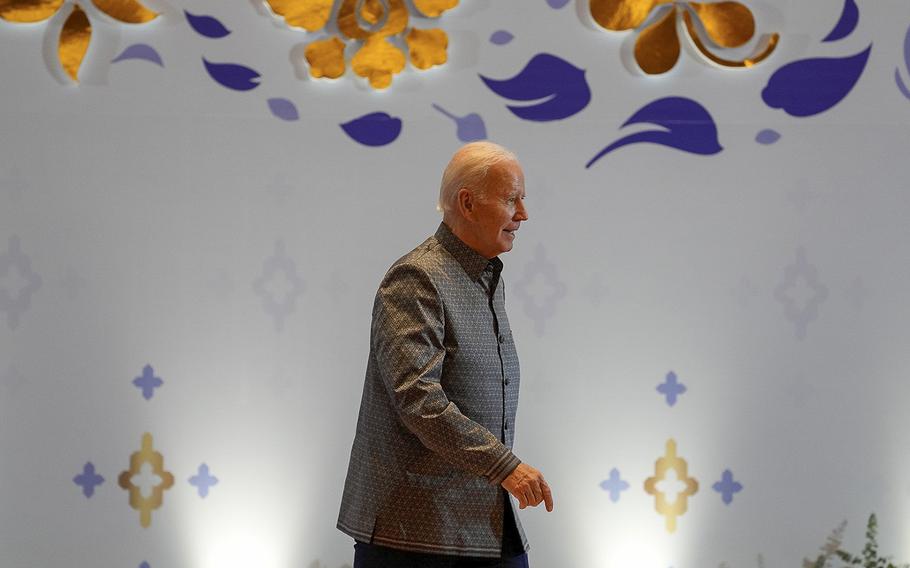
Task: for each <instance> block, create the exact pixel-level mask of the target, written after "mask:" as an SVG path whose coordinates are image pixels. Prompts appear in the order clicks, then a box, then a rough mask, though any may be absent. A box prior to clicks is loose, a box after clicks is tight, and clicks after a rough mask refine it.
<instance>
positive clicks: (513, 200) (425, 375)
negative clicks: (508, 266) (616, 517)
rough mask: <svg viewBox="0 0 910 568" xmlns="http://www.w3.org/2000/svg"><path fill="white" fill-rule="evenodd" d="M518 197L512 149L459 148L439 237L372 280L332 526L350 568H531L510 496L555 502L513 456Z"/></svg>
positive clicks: (447, 180)
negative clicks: (368, 324)
mask: <svg viewBox="0 0 910 568" xmlns="http://www.w3.org/2000/svg"><path fill="white" fill-rule="evenodd" d="M524 199H525V188H524V175H523V174H522V171H521V167H520V166H519V164H518V161H517V159H516V158H515V156H514V155H513V154H512V153H511V152H509V151H508V150H506V149H504V148H502V147H500V146H497V145H496V144H492V143H490V142H475V143H472V144H468V145H466V146H464V147H462V148H461V149H460V150H458V152H456V153H455V155H454V156H453V157H452V160H451V162H449V165H448V167H446V170H445V173H444V174H443V178H442V185H441V188H440V193H439V208H440V209H441V210H442V212H443V220H442V223H441V224H440V225H439V229H438V230H437V231H436V234H435V235H433V236H431V237H430V238H428V239H427V240H426V241H424V242H423V243H422V244H421V245H420V246H418V247H417V248H415V249H414V250H412V251H411V252H409V253H408V254H406V255H405V256H404V257H402V258H401V259H399V260H398V261H397V262H395V264H394V265H392V267H391V268H390V269H389V271H388V272H387V273H386V275H385V278H383V280H382V283H381V284H380V286H379V291H378V292H377V294H376V300H375V303H374V305H373V323H372V329H371V336H370V356H369V362H368V364H367V372H366V380H365V382H364V387H363V398H362V400H361V405H360V416H359V419H358V421H357V433H356V436H355V438H354V446H353V449H352V450H351V460H350V464H349V467H348V475H347V480H346V481H345V487H344V496H343V498H342V502H341V512H340V515H339V518H338V528H339V529H340V530H342V531H343V532H345V533H347V534H348V535H350V536H352V537H353V538H354V539H355V541H356V542H355V545H354V549H355V553H354V568H375V567H388V568H411V567H413V568H432V567H443V566H444V567H472V568H481V567H493V566H496V567H516V568H517V567H527V566H528V560H527V553H526V551H527V549H528V544H527V540H526V538H525V536H524V532H523V531H522V529H521V525H520V524H519V522H518V519H517V517H516V515H515V513H514V510H513V507H512V501H511V499H510V498H509V493H511V494H512V496H514V497H515V499H516V500H517V501H518V505H519V508H522V509H524V508H525V507H527V506H537V505H539V504H540V503H541V502H544V503H545V504H546V508H547V510H548V511H552V510H553V499H552V496H551V493H550V488H549V486H548V485H547V483H546V481H545V480H544V478H543V475H541V473H540V472H539V471H538V470H537V469H535V468H533V467H531V466H529V465H527V464H524V463H522V462H521V461H520V460H519V459H518V458H517V457H515V455H514V454H513V453H512V451H511V448H512V442H513V439H514V432H515V411H516V407H517V404H518V382H519V372H518V355H517V353H516V351H515V344H514V342H513V340H512V332H511V330H510V328H509V320H508V318H507V317H506V311H505V290H504V286H503V285H502V283H501V281H500V272H501V271H502V262H501V261H500V260H499V258H498V255H499V254H502V253H504V252H507V251H509V250H511V249H512V244H513V243H514V241H515V238H516V232H517V231H518V228H519V226H520V225H521V223H522V221H526V220H527V219H528V214H527V211H526V210H525V205H524ZM507 492H508V493H507Z"/></svg>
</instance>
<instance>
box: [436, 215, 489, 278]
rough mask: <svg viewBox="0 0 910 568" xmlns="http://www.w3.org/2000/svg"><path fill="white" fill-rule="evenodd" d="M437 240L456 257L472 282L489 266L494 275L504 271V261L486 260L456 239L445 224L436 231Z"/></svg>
mask: <svg viewBox="0 0 910 568" xmlns="http://www.w3.org/2000/svg"><path fill="white" fill-rule="evenodd" d="M436 240H437V241H439V242H440V243H441V244H442V246H443V247H445V249H446V250H447V251H448V252H449V254H451V255H452V256H453V257H455V260H457V261H458V263H459V264H460V265H461V267H462V268H464V271H465V272H467V273H468V276H469V277H470V278H471V280H473V281H475V282H476V281H477V280H478V279H479V278H480V275H481V274H482V273H483V271H484V269H485V268H487V267H488V266H489V267H490V269H491V270H492V271H493V273H494V274H499V273H500V272H501V271H502V261H501V260H499V257H493V258H486V257H485V256H483V255H482V254H480V253H478V252H477V251H475V250H474V249H472V248H471V247H469V246H468V245H466V244H465V242H464V241H462V240H461V239H459V238H458V237H456V236H455V233H453V232H452V230H451V229H450V228H449V227H448V226H447V225H446V224H445V223H440V224H439V228H438V229H436Z"/></svg>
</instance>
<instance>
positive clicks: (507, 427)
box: [505, 418, 509, 430]
mask: <svg viewBox="0 0 910 568" xmlns="http://www.w3.org/2000/svg"><path fill="white" fill-rule="evenodd" d="M505 429H506V430H508V429H509V419H508V418H506V423H505Z"/></svg>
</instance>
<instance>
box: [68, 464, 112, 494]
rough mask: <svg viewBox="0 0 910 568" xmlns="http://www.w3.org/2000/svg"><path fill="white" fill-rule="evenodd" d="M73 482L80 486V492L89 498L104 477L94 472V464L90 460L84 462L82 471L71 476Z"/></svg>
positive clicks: (102, 481)
mask: <svg viewBox="0 0 910 568" xmlns="http://www.w3.org/2000/svg"><path fill="white" fill-rule="evenodd" d="M73 483H75V484H76V485H78V486H79V487H81V488H82V494H83V495H85V496H86V497H87V498H91V496H92V495H94V494H95V488H96V487H98V486H99V485H101V484H102V483H104V478H103V477H101V476H100V475H98V474H97V473H95V465H94V464H93V463H92V462H85V466H84V467H83V468H82V473H80V474H79V475H77V476H76V477H74V478H73Z"/></svg>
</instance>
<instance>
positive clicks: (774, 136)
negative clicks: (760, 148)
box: [755, 128, 780, 146]
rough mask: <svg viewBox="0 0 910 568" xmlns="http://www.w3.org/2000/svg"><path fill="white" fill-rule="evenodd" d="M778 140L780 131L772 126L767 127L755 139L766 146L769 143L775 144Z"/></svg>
mask: <svg viewBox="0 0 910 568" xmlns="http://www.w3.org/2000/svg"><path fill="white" fill-rule="evenodd" d="M778 140H780V133H779V132H777V131H776V130H771V129H770V128H766V129H764V130H762V131H761V132H759V133H758V134H756V135H755V141H756V142H758V143H759V144H764V145H766V146H767V145H768V144H774V143H775V142H777V141H778Z"/></svg>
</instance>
